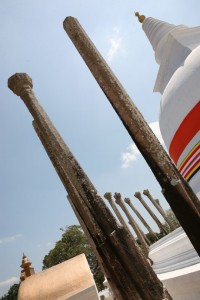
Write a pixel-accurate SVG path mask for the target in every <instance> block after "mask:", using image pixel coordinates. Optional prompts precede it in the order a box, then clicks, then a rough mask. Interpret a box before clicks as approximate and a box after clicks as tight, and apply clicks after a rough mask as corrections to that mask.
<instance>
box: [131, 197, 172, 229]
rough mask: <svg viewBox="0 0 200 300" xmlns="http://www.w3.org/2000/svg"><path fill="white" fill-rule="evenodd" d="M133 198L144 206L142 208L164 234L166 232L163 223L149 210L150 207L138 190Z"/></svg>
mask: <svg viewBox="0 0 200 300" xmlns="http://www.w3.org/2000/svg"><path fill="white" fill-rule="evenodd" d="M134 196H135V198H137V199H139V201H140V202H141V203H142V205H143V206H144V208H145V209H146V210H147V211H148V213H149V214H150V216H151V217H152V218H153V219H154V221H155V222H156V224H157V225H158V227H159V228H160V230H161V231H162V232H164V233H165V234H168V232H167V230H166V229H165V227H164V226H163V224H162V223H161V222H160V221H159V219H158V218H157V217H156V215H155V214H154V212H153V211H152V210H151V208H150V207H149V206H148V205H147V204H146V202H145V201H144V200H143V198H142V196H141V193H140V192H136V193H135V194H134Z"/></svg>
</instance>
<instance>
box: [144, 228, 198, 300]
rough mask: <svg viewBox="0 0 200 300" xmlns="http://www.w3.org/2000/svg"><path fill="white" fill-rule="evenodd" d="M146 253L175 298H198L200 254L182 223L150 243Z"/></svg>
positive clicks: (175, 299)
mask: <svg viewBox="0 0 200 300" xmlns="http://www.w3.org/2000/svg"><path fill="white" fill-rule="evenodd" d="M149 257H150V258H151V260H152V261H153V266H152V267H153V269H154V271H155V272H156V274H157V276H158V278H159V279H160V280H161V281H162V282H163V284H164V285H165V286H166V288H167V289H168V291H169V293H170V294H171V296H172V298H173V299H174V300H199V299H200V257H199V256H198V254H197V252H196V251H195V250H194V248H193V246H192V244H191V242H190V240H189V239H188V237H187V236H186V234H185V232H184V231H183V229H182V227H179V228H177V229H176V230H174V231H173V232H171V233H170V234H168V235H167V236H165V237H164V238H162V239H160V240H159V241H157V242H156V243H155V244H153V245H152V246H151V247H150V252H149Z"/></svg>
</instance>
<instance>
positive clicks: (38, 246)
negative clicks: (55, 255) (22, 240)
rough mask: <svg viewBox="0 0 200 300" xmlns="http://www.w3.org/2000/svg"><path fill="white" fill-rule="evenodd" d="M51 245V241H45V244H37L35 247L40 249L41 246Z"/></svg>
mask: <svg viewBox="0 0 200 300" xmlns="http://www.w3.org/2000/svg"><path fill="white" fill-rule="evenodd" d="M51 245H52V242H46V243H45V244H37V245H36V247H37V248H38V249H41V248H43V247H50V246H51Z"/></svg>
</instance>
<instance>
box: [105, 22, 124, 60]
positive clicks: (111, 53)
mask: <svg viewBox="0 0 200 300" xmlns="http://www.w3.org/2000/svg"><path fill="white" fill-rule="evenodd" d="M119 34H120V29H119V28H118V27H114V28H113V36H112V37H110V39H109V44H110V48H109V49H108V51H107V54H106V58H107V61H108V62H111V61H112V60H113V58H114V57H115V56H116V54H117V52H118V51H119V49H120V48H121V45H122V37H121V36H119Z"/></svg>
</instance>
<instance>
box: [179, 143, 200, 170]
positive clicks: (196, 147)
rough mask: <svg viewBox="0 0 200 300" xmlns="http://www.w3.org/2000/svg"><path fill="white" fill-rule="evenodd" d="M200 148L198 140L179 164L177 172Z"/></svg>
mask: <svg viewBox="0 0 200 300" xmlns="http://www.w3.org/2000/svg"><path fill="white" fill-rule="evenodd" d="M199 149H200V142H198V143H197V144H196V145H195V146H194V147H193V148H192V150H191V151H190V153H189V154H188V155H187V156H186V158H185V159H184V161H183V162H182V163H181V165H180V166H179V168H178V170H179V172H181V171H182V170H183V168H184V167H185V165H186V164H187V162H188V161H189V160H190V159H191V157H192V156H193V155H196V154H195V153H196V152H197V151H198V150H199Z"/></svg>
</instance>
